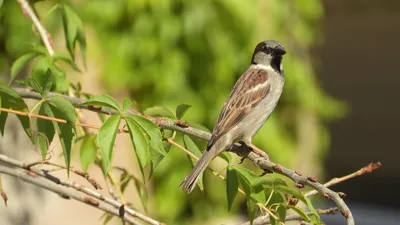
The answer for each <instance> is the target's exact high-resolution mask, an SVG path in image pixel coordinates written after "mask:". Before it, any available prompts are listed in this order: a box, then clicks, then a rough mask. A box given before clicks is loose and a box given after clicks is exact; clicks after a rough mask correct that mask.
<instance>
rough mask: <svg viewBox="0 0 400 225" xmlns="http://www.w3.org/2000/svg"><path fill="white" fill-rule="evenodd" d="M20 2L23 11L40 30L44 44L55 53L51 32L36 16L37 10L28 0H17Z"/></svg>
mask: <svg viewBox="0 0 400 225" xmlns="http://www.w3.org/2000/svg"><path fill="white" fill-rule="evenodd" d="M17 2H18V4H19V5H20V7H21V10H22V12H23V13H24V15H25V16H26V17H28V18H30V19H31V20H32V23H33V24H34V25H35V27H36V29H37V30H38V32H39V34H40V37H41V39H42V41H43V44H44V46H46V48H47V51H48V52H49V55H51V56H52V55H54V49H53V46H52V41H51V37H50V34H49V33H48V32H47V31H46V29H45V28H44V26H43V25H42V24H41V23H40V20H39V18H38V17H37V16H36V14H35V12H34V11H33V9H32V7H31V6H30V5H29V3H28V1H26V0H17Z"/></svg>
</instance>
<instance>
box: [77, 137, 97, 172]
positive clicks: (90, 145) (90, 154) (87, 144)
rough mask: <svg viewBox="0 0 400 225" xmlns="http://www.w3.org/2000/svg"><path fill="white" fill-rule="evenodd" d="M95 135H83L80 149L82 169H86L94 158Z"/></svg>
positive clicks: (95, 149) (95, 147)
mask: <svg viewBox="0 0 400 225" xmlns="http://www.w3.org/2000/svg"><path fill="white" fill-rule="evenodd" d="M95 140H96V136H95V135H91V134H88V135H85V137H84V139H83V142H82V145H81V151H80V158H81V166H82V170H83V171H85V172H86V171H87V169H88V167H89V165H90V164H92V163H93V162H94V161H95V160H96V155H97V154H96V153H97V146H96V143H95Z"/></svg>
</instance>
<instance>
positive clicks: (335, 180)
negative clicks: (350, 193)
mask: <svg viewBox="0 0 400 225" xmlns="http://www.w3.org/2000/svg"><path fill="white" fill-rule="evenodd" d="M381 166H382V164H381V163H380V162H376V163H370V164H368V165H366V166H364V167H363V168H361V169H359V170H357V171H356V172H354V173H351V174H348V175H346V176H343V177H335V178H333V179H332V180H330V181H328V182H326V183H325V184H324V186H325V187H330V186H332V185H335V184H338V183H341V182H343V181H346V180H348V179H351V178H354V177H358V176H361V175H364V174H367V173H372V172H373V171H374V170H377V169H378V168H379V167H381ZM316 194H318V192H317V191H316V190H312V191H310V192H307V193H306V194H304V196H307V197H310V196H313V195H316Z"/></svg>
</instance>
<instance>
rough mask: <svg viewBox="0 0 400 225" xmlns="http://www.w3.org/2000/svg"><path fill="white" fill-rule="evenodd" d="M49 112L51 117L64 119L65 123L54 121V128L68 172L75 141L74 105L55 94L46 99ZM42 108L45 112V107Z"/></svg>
mask: <svg viewBox="0 0 400 225" xmlns="http://www.w3.org/2000/svg"><path fill="white" fill-rule="evenodd" d="M47 101H48V105H49V106H50V107H49V108H50V109H51V112H48V113H49V115H48V116H51V117H55V118H59V119H63V120H66V121H67V123H57V122H54V123H53V124H54V127H55V130H57V133H58V136H59V138H60V143H61V147H62V149H63V153H64V158H65V164H66V166H67V171H68V173H69V167H70V163H71V151H72V148H73V146H74V143H75V121H76V114H75V108H74V106H73V105H72V104H71V103H70V102H69V101H67V100H66V99H64V98H63V97H59V96H55V97H50V98H48V99H47ZM44 110H45V111H46V112H47V110H46V108H44Z"/></svg>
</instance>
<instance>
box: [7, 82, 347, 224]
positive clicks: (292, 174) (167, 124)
mask: <svg viewBox="0 0 400 225" xmlns="http://www.w3.org/2000/svg"><path fill="white" fill-rule="evenodd" d="M13 89H14V90H15V91H16V92H18V94H20V95H21V97H23V98H30V99H36V100H41V99H42V97H41V96H40V95H39V94H38V93H36V92H33V91H30V90H27V89H24V88H13ZM47 96H48V97H50V96H61V97H64V98H65V99H67V100H68V101H70V102H71V103H72V104H73V105H74V106H75V107H77V108H83V109H87V110H91V111H95V112H100V113H104V114H109V115H112V114H117V113H118V112H117V111H115V110H111V109H108V108H104V107H92V106H82V105H80V104H82V103H84V102H85V100H83V99H79V98H74V97H69V96H66V95H61V94H56V93H48V95H47ZM127 113H128V114H138V113H137V112H134V111H129V110H128V111H127ZM147 118H148V119H150V120H151V121H153V122H154V123H155V124H157V125H158V126H159V127H161V128H165V129H170V130H175V131H180V132H183V133H185V134H188V135H191V136H194V137H197V138H201V139H204V140H209V139H210V137H211V134H210V133H208V132H205V131H202V130H199V129H196V128H194V127H190V126H189V125H187V123H185V122H182V121H178V120H172V119H167V118H161V117H147ZM231 151H232V152H235V153H236V154H237V155H239V156H241V157H244V158H248V159H249V160H251V161H252V162H253V163H254V164H255V165H256V166H258V167H259V168H261V169H263V170H270V171H274V172H276V173H279V174H281V175H284V176H286V177H288V178H290V179H291V180H293V181H294V182H295V183H296V184H300V185H308V186H310V187H312V188H313V189H314V190H316V191H317V192H318V193H320V194H321V195H322V196H324V197H325V198H328V199H331V200H333V201H334V202H335V203H336V205H337V206H338V208H339V209H340V211H341V213H342V215H343V216H344V217H345V218H346V221H347V225H354V218H353V215H352V213H351V211H350V209H349V207H348V206H347V205H346V203H345V202H344V201H343V199H342V198H341V197H340V195H339V194H338V193H336V192H334V191H332V190H331V189H329V188H327V187H325V186H324V185H323V184H321V183H318V182H317V181H316V179H315V178H314V177H311V176H308V177H305V176H302V175H300V174H299V173H297V172H296V171H294V170H291V169H288V168H285V167H283V166H282V165H279V164H276V163H274V162H271V161H268V160H266V159H265V158H264V157H260V156H259V155H257V154H256V153H254V152H252V151H251V149H249V148H248V147H245V146H234V148H233V149H232V150H231Z"/></svg>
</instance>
